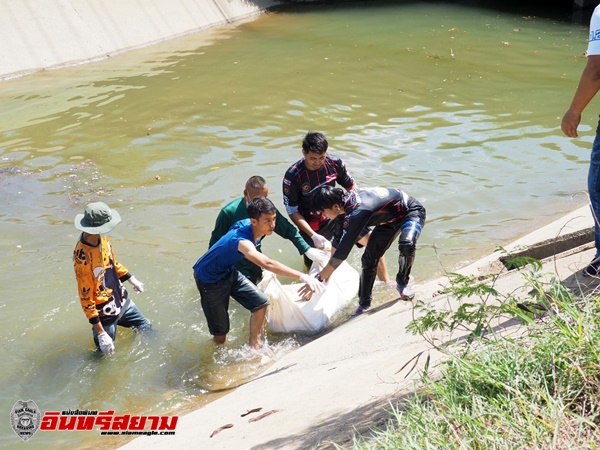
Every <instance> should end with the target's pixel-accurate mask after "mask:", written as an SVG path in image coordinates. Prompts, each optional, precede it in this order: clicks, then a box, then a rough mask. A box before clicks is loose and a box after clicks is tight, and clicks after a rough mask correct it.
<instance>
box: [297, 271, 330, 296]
mask: <svg viewBox="0 0 600 450" xmlns="http://www.w3.org/2000/svg"><path fill="white" fill-rule="evenodd" d="M300 281H302V282H303V283H306V284H307V285H308V287H309V288H310V289H311V290H312V291H313V292H322V291H324V290H325V285H324V284H323V283H322V282H320V281H319V280H317V279H316V278H315V277H311V276H310V275H308V274H306V273H304V274H302V275H301V276H300Z"/></svg>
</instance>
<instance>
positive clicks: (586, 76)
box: [561, 5, 600, 278]
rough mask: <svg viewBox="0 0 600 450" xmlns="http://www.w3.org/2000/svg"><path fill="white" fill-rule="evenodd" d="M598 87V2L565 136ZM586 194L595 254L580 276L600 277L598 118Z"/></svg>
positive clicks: (564, 127)
mask: <svg viewBox="0 0 600 450" xmlns="http://www.w3.org/2000/svg"><path fill="white" fill-rule="evenodd" d="M598 90H600V5H598V6H596V8H595V9H594V12H593V14H592V18H591V20H590V37H589V41H588V48H587V63H586V66H585V68H584V69H583V73H582V74H581V79H580V80H579V86H578V87H577V90H576V91H575V95H574V97H573V101H572V102H571V106H570V107H569V109H568V110H567V112H566V113H565V115H564V116H563V118H562V123H561V128H562V131H563V132H564V133H565V135H567V136H568V137H572V138H574V137H577V127H578V126H579V123H580V122H581V113H582V112H583V110H584V109H585V107H586V106H587V105H588V103H589V102H590V101H591V100H592V99H593V98H594V97H595V96H596V94H597V93H598ZM588 193H589V198H590V208H591V210H592V216H593V218H594V237H595V244H596V255H595V256H594V259H593V260H592V261H591V262H590V264H589V265H588V266H587V267H586V268H585V269H583V275H585V276H588V277H594V278H600V222H599V219H600V121H599V122H598V127H597V128H596V137H595V139H594V143H593V144H592V153H591V156H590V167H589V172H588Z"/></svg>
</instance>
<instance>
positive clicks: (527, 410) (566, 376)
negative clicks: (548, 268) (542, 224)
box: [355, 266, 600, 450]
mask: <svg viewBox="0 0 600 450" xmlns="http://www.w3.org/2000/svg"><path fill="white" fill-rule="evenodd" d="M535 267H537V268H538V269H539V267H540V266H535ZM525 278H526V280H527V285H528V287H529V288H531V287H533V289H534V291H535V292H537V294H538V297H539V298H540V299H543V300H544V304H543V305H542V306H543V307H544V308H547V310H548V314H547V315H545V316H544V318H543V321H535V320H534V317H533V315H532V314H528V313H527V312H523V311H522V310H520V309H518V308H516V304H517V302H516V300H515V299H514V298H511V297H510V296H508V297H506V298H504V299H502V301H503V305H504V307H503V308H502V309H503V311H504V312H506V311H507V310H509V309H510V308H512V310H513V313H514V315H517V316H519V317H521V319H522V320H523V321H524V323H525V327H526V329H525V333H523V334H521V335H520V337H519V338H510V337H507V336H504V335H496V334H492V335H489V336H488V337H487V338H483V337H482V333H479V334H478V335H474V334H472V335H471V337H472V339H471V342H470V343H469V344H467V346H464V345H463V346H461V347H459V346H455V347H451V348H446V349H444V350H443V351H444V352H445V353H446V354H447V361H446V362H445V363H444V366H443V368H442V371H441V377H439V378H438V379H437V380H433V379H431V378H430V377H429V376H428V374H427V373H426V372H427V369H426V370H425V371H424V374H423V375H422V382H423V387H422V388H421V389H419V392H418V393H417V394H416V395H415V396H414V397H413V398H412V399H411V400H409V401H408V402H406V403H404V404H402V405H400V406H399V407H397V408H396V409H394V410H393V416H394V418H395V419H394V420H392V421H391V423H390V424H388V427H387V430H386V431H380V432H378V433H377V434H376V436H375V438H373V439H370V440H369V441H365V440H362V441H361V442H355V448H369V449H371V448H382V449H388V448H389V449H419V450H422V449H460V448H464V449H482V450H483V449H485V450H488V449H522V448H527V449H530V450H531V449H540V450H541V449H544V450H546V449H569V450H570V449H597V448H600V428H599V427H600V358H599V355H598V348H599V347H600V300H599V298H598V296H596V295H591V296H587V297H584V298H576V297H574V296H573V295H572V294H571V293H570V292H569V291H568V290H567V289H566V288H564V287H563V286H562V285H561V284H560V282H558V281H556V280H554V281H552V283H551V286H550V287H546V289H545V290H542V284H541V283H539V282H538V281H537V280H538V279H539V278H538V277H537V276H536V275H535V273H534V271H532V273H531V274H530V275H528V276H526V277H525ZM463 281H468V282H469V283H472V281H473V280H463ZM470 286H473V284H470ZM488 286H489V284H488ZM486 293H487V294H489V291H487V290H486ZM494 295H496V296H499V294H498V293H495V294H494ZM488 312H489V315H488V317H487V318H486V320H485V322H486V323H489V319H490V317H491V316H494V315H496V314H499V309H498V308H496V307H494V308H491V309H490V310H488ZM455 314H456V312H455V313H453V314H451V315H455ZM483 316H485V314H483V315H481V314H480V315H479V316H478V320H479V319H481V317H483ZM424 317H425V316H424ZM422 319H423V318H421V319H416V321H417V323H415V324H413V330H417V329H418V330H420V331H421V332H424V331H427V326H425V325H424V324H423V322H422ZM429 319H431V317H430V318H429ZM453 319H455V317H446V321H441V322H440V321H437V322H436V321H433V322H431V321H430V322H429V326H432V324H433V323H435V326H436V328H437V329H439V328H442V327H443V326H444V325H443V324H446V326H447V327H450V325H451V324H454V325H456V321H455V320H453ZM419 321H420V322H419ZM475 328H476V329H477V330H479V331H481V328H480V327H477V326H476V327H475Z"/></svg>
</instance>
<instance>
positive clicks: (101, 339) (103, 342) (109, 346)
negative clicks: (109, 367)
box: [98, 331, 115, 356]
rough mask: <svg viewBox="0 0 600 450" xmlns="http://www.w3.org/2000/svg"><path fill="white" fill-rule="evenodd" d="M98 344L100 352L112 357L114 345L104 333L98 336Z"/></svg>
mask: <svg viewBox="0 0 600 450" xmlns="http://www.w3.org/2000/svg"><path fill="white" fill-rule="evenodd" d="M98 343H99V344H100V350H102V353H104V354H105V355H106V356H112V355H113V354H114V353H115V344H113V340H112V338H111V337H110V336H109V335H108V333H107V332H106V331H103V332H102V333H100V334H99V335H98Z"/></svg>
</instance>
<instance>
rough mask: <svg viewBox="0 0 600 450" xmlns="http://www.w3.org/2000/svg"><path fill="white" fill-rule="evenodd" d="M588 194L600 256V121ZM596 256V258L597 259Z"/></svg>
mask: <svg viewBox="0 0 600 450" xmlns="http://www.w3.org/2000/svg"><path fill="white" fill-rule="evenodd" d="M588 194H589V196H590V207H591V209H592V217H593V219H594V238H595V242H596V256H595V258H598V257H599V256H600V226H599V225H598V218H600V121H599V122H598V127H597V128H596V138H595V139H594V144H593V145H592V154H591V156H590V170H589V172H588ZM595 258H594V259H595Z"/></svg>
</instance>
